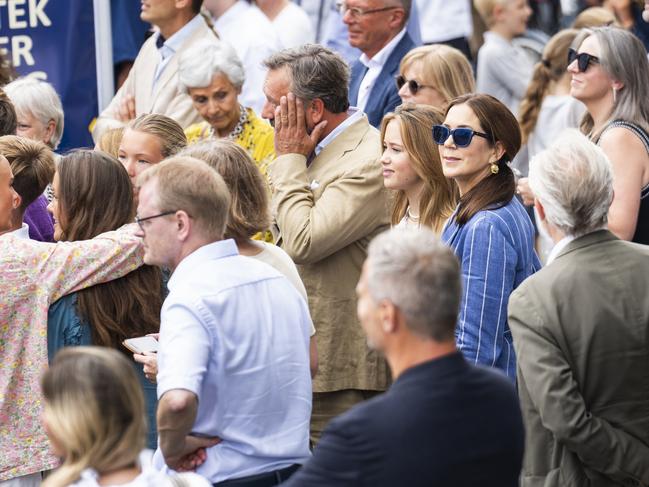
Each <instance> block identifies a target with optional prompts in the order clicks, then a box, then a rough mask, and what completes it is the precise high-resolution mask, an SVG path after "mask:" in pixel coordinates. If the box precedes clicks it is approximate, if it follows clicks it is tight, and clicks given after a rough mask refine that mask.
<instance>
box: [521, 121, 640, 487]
mask: <svg viewBox="0 0 649 487" xmlns="http://www.w3.org/2000/svg"><path fill="white" fill-rule="evenodd" d="M612 181H613V174H612V171H611V166H610V162H609V161H608V159H607V157H606V155H605V154H604V152H603V151H602V150H601V149H600V148H599V147H597V146H596V145H595V144H593V143H592V142H590V141H589V140H588V139H587V138H586V137H585V136H583V135H582V134H580V133H579V132H577V131H576V130H570V131H567V132H566V133H565V134H564V135H563V136H562V137H561V138H560V139H559V140H557V141H556V143H555V144H554V145H553V146H552V147H550V148H549V149H547V150H546V151H544V152H542V153H540V154H539V155H537V156H536V157H535V158H534V159H532V161H531V163H530V175H529V183H530V186H531V188H532V190H533V191H534V194H535V200H534V204H535V207H536V209H537V211H538V214H539V215H540V223H541V224H542V225H543V226H544V227H545V228H546V229H547V230H548V232H549V234H550V236H551V237H552V239H553V240H554V242H555V244H556V245H555V247H554V249H553V251H552V253H551V254H550V257H549V259H548V262H549V263H548V265H547V267H545V268H544V269H542V270H541V271H540V272H537V273H536V274H534V275H533V276H531V277H529V278H528V279H527V280H526V281H525V282H523V284H522V285H521V286H519V287H518V288H517V289H516V291H514V292H513V293H512V295H511V298H510V301H509V326H510V328H511V331H512V334H513V337H514V346H515V349H516V357H517V358H518V371H517V372H518V386H519V396H520V401H521V406H522V410H523V417H524V420H525V423H526V430H527V435H526V442H527V444H526V447H525V461H524V465H523V476H522V485H523V486H537V485H544V486H546V487H547V486H559V485H572V486H584V487H585V486H610V485H649V415H648V414H647V408H648V407H649V367H647V365H648V363H649V362H648V358H647V357H649V339H648V337H649V333H648V332H649V294H647V289H649V247H646V246H643V245H638V244H633V243H629V242H625V241H622V240H619V239H618V238H617V237H615V236H614V235H613V234H612V233H611V232H610V231H608V230H607V228H606V225H607V215H608V209H609V206H610V204H611V201H612V199H613V185H612Z"/></svg>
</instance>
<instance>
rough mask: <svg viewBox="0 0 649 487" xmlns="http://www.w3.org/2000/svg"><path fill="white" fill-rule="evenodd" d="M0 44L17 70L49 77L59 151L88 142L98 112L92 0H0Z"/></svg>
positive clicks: (46, 78) (90, 142)
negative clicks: (60, 129) (57, 108)
mask: <svg viewBox="0 0 649 487" xmlns="http://www.w3.org/2000/svg"><path fill="white" fill-rule="evenodd" d="M0 49H2V51H3V53H4V54H5V56H9V59H10V60H11V61H12V64H13V66H14V67H15V68H16V71H17V72H18V73H19V74H20V75H21V76H25V75H28V74H29V75H31V76H37V77H38V78H40V79H45V80H47V81H49V82H50V83H51V84H52V85H53V86H54V88H55V89H56V91H57V92H58V94H59V95H60V97H61V101H62V102H63V110H64V112H65V130H64V133H63V140H62V141H61V144H60V146H59V151H61V152H62V151H66V150H68V149H72V148H77V147H92V146H93V142H92V137H91V136H90V132H89V131H88V125H89V124H90V123H91V122H92V120H93V118H94V117H95V116H96V114H97V71H96V66H95V28H94V20H93V2H92V0H0Z"/></svg>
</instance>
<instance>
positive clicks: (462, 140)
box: [453, 128, 473, 147]
mask: <svg viewBox="0 0 649 487" xmlns="http://www.w3.org/2000/svg"><path fill="white" fill-rule="evenodd" d="M472 138H473V130H471V129H462V128H459V129H455V130H454V131H453V142H455V145H457V146H458V147H466V146H467V145H469V144H470V143H471V139H472Z"/></svg>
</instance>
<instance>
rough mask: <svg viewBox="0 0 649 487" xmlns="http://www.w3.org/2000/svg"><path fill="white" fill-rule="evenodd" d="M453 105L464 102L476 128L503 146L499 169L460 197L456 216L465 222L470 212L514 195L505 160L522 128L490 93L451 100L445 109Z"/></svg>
mask: <svg viewBox="0 0 649 487" xmlns="http://www.w3.org/2000/svg"><path fill="white" fill-rule="evenodd" d="M455 105H467V106H468V107H469V108H470V109H471V110H472V111H473V113H474V114H475V116H476V117H477V119H478V121H479V122H480V127H479V130H482V131H483V132H485V133H486V134H487V135H489V137H490V139H491V140H490V144H491V145H492V146H493V145H495V144H496V143H500V144H502V146H503V149H504V152H503V156H502V157H501V158H500V159H499V160H498V161H497V163H496V164H497V165H498V172H497V173H496V174H493V173H490V174H489V175H488V176H487V177H485V178H484V179H482V180H481V181H480V182H478V184H476V185H475V186H474V187H473V188H471V189H470V190H469V191H467V192H466V193H465V194H464V195H462V197H460V204H459V205H458V209H457V213H456V215H455V220H456V221H457V223H458V224H459V225H464V224H465V223H466V222H468V221H469V220H470V219H471V218H472V217H473V215H475V214H476V213H478V212H479V211H481V210H485V209H488V208H491V209H493V208H499V207H501V206H504V205H506V204H507V203H509V202H510V201H511V199H512V198H513V197H514V192H515V190H516V182H515V180H514V173H513V172H512V170H511V168H510V167H509V164H508V162H511V161H512V160H513V159H514V156H515V155H516V153H517V152H518V150H519V149H520V148H521V130H520V128H519V126H518V121H517V120H516V117H514V115H513V114H512V112H510V111H509V109H508V108H507V107H506V106H505V105H503V103H502V102H501V101H499V100H498V99H497V98H494V97H493V96H491V95H485V94H483V93H472V94H469V95H463V96H459V97H457V98H455V99H454V100H451V103H450V104H449V106H448V108H447V109H446V113H447V114H448V112H449V110H450V109H451V108H452V107H454V106H455Z"/></svg>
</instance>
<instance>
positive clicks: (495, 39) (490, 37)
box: [484, 30, 514, 49]
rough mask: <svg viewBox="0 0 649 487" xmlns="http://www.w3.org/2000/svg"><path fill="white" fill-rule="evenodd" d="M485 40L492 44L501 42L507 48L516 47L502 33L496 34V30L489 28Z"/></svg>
mask: <svg viewBox="0 0 649 487" xmlns="http://www.w3.org/2000/svg"><path fill="white" fill-rule="evenodd" d="M484 41H485V43H487V42H489V43H491V44H500V45H501V46H503V47H507V48H510V49H511V48H512V47H514V44H513V43H512V42H511V41H508V40H507V39H505V38H504V37H503V36H501V35H500V34H496V33H495V32H493V31H491V30H488V31H487V32H485V33H484Z"/></svg>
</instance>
